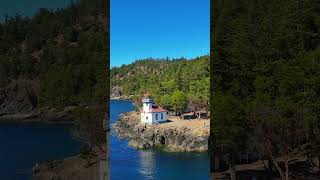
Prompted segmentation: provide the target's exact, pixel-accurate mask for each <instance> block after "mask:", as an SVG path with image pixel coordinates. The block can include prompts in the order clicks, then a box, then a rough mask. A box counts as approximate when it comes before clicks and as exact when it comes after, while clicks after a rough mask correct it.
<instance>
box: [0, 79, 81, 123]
mask: <svg viewBox="0 0 320 180" xmlns="http://www.w3.org/2000/svg"><path fill="white" fill-rule="evenodd" d="M38 84H39V83H37V82H36V80H21V79H20V80H14V81H11V82H10V83H7V84H6V85H2V87H1V88H0V121H2V122H4V121H6V122H21V121H23V122H29V121H44V122H55V123H62V122H63V123H64V122H68V123H69V122H72V121H73V120H74V116H73V115H72V111H73V110H74V109H75V108H77V106H66V107H64V108H63V109H59V110H58V109H55V108H50V107H49V106H45V107H39V105H38V97H39V96H38V91H39V87H38Z"/></svg>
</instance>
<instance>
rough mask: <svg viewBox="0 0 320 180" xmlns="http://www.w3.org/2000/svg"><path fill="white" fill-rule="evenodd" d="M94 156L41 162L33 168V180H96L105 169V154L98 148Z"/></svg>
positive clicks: (94, 151) (77, 156) (79, 155)
mask: <svg viewBox="0 0 320 180" xmlns="http://www.w3.org/2000/svg"><path fill="white" fill-rule="evenodd" d="M93 154H95V156H92V157H89V158H84V157H82V155H81V154H78V155H75V156H71V157H67V158H65V159H62V160H52V161H45V162H42V163H41V164H40V165H37V166H34V167H33V179H34V180H47V179H54V180H56V179H59V180H78V179H84V180H89V179H90V180H91V179H94V180H98V179H100V178H101V177H102V176H101V175H102V174H103V172H102V171H103V170H106V169H107V164H108V163H105V166H106V167H104V165H103V164H104V163H103V162H105V161H106V159H105V158H106V156H105V153H102V152H101V151H100V150H99V148H95V149H94V150H93Z"/></svg>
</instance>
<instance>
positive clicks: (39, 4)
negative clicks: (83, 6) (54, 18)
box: [0, 0, 70, 21]
mask: <svg viewBox="0 0 320 180" xmlns="http://www.w3.org/2000/svg"><path fill="white" fill-rule="evenodd" d="M69 3H70V0H0V21H2V20H4V15H5V14H8V15H9V16H13V15H16V14H20V15H23V16H32V15H33V14H34V13H36V12H37V11H38V9H39V8H48V9H56V8H63V7H66V6H67V5H68V4H69Z"/></svg>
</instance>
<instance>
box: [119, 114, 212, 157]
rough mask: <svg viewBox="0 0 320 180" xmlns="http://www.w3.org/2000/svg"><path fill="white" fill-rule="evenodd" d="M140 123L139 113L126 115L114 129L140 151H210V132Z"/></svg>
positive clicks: (122, 116) (123, 115)
mask: <svg viewBox="0 0 320 180" xmlns="http://www.w3.org/2000/svg"><path fill="white" fill-rule="evenodd" d="M139 122H140V121H139V116H138V114H137V113H135V112H130V113H124V114H122V115H121V118H120V119H119V120H118V121H117V122H116V123H115V124H114V126H113V128H114V131H115V132H116V133H117V134H118V136H119V137H120V138H125V139H129V145H131V146H133V147H135V148H139V149H146V148H151V147H156V148H161V149H164V150H166V151H174V152H184V151H186V152H192V151H195V152H203V151H206V150H207V149H208V137H209V132H208V131H205V130H193V129H191V128H188V127H185V126H182V127H175V126H172V127H171V126H161V125H142V124H140V123H139Z"/></svg>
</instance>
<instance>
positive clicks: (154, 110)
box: [151, 106, 167, 112]
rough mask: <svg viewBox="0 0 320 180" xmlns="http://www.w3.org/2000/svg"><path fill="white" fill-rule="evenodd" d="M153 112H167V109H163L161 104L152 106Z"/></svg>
mask: <svg viewBox="0 0 320 180" xmlns="http://www.w3.org/2000/svg"><path fill="white" fill-rule="evenodd" d="M151 112H167V110H165V109H163V108H162V107H160V106H152V109H151Z"/></svg>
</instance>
